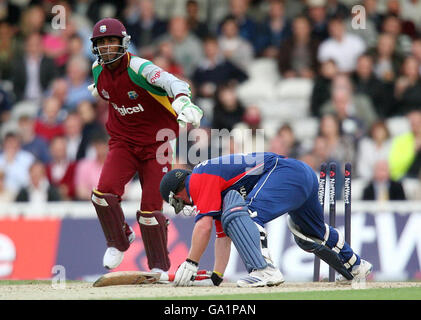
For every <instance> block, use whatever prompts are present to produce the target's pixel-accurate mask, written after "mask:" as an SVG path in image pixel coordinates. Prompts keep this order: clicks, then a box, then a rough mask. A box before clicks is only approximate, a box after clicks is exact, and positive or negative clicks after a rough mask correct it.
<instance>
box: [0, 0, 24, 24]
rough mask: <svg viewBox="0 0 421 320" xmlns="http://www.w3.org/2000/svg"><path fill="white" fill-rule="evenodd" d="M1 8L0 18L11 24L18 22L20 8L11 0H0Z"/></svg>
mask: <svg viewBox="0 0 421 320" xmlns="http://www.w3.org/2000/svg"><path fill="white" fill-rule="evenodd" d="M0 5H1V6H2V10H1V11H0V20H4V21H6V22H7V23H9V24H11V25H17V24H19V18H20V16H21V8H20V7H19V6H18V5H16V4H14V3H12V1H5V0H2V1H0Z"/></svg>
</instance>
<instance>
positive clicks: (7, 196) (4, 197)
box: [0, 169, 15, 204]
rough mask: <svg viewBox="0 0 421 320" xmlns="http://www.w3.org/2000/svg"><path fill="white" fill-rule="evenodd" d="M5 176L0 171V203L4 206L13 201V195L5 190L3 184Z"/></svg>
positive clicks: (0, 170)
mask: <svg viewBox="0 0 421 320" xmlns="http://www.w3.org/2000/svg"><path fill="white" fill-rule="evenodd" d="M5 178H6V174H5V173H4V171H3V169H0V203H1V204H6V203H11V202H13V201H15V195H14V194H13V193H12V192H11V191H10V190H9V189H7V188H6V184H5Z"/></svg>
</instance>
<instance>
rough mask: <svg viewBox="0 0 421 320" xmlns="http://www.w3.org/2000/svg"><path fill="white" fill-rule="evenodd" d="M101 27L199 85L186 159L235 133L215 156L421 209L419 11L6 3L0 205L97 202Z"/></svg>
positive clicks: (397, 3)
mask: <svg viewBox="0 0 421 320" xmlns="http://www.w3.org/2000/svg"><path fill="white" fill-rule="evenodd" d="M54 5H61V6H63V7H64V8H65V28H64V29H54V28H52V21H53V19H54V17H55V13H53V12H52V11H53V10H52V8H53V6H54ZM355 5H361V6H363V8H364V11H361V7H354V6H355ZM353 8H354V9H355V8H357V9H358V8H359V10H353ZM104 17H115V18H119V19H120V20H121V21H122V22H123V23H124V25H125V26H126V28H127V32H128V34H129V35H131V46H130V49H129V51H130V52H131V53H133V54H136V55H139V56H141V57H143V58H145V59H149V60H151V61H153V62H154V63H155V64H156V65H158V66H160V67H162V68H163V69H165V70H167V71H169V72H171V73H173V74H174V75H176V76H177V77H179V78H182V79H184V80H186V81H188V82H189V83H190V85H191V88H192V94H193V101H194V102H195V103H196V104H197V105H199V106H200V107H201V108H202V109H203V110H204V112H205V115H204V118H203V120H202V127H201V128H200V129H198V131H197V130H196V129H195V130H196V131H195V132H194V137H196V138H197V137H200V139H196V140H197V141H196V140H195V141H191V139H188V138H186V137H189V135H188V133H191V132H193V130H192V129H191V128H188V129H187V130H188V131H187V132H186V135H183V137H184V140H183V138H180V139H179V142H178V143H179V144H182V143H189V144H190V145H192V144H193V143H196V144H198V145H200V146H201V147H204V148H209V150H210V149H211V148H212V147H214V146H213V144H214V143H215V140H218V141H219V139H211V137H212V135H211V132H212V129H219V130H222V129H226V130H228V132H229V133H231V134H230V138H229V140H228V143H227V144H226V145H224V144H222V145H221V153H227V152H250V151H271V152H276V153H279V154H283V155H286V156H288V157H294V158H298V159H301V160H303V161H305V162H306V163H308V164H309V165H311V166H312V167H313V169H314V170H315V171H316V172H318V170H319V168H320V164H321V163H322V162H331V161H334V162H336V163H337V164H338V165H339V167H340V168H343V165H344V163H345V162H351V163H352V164H353V178H354V180H353V197H354V198H356V199H365V200H378V201H384V200H405V199H408V200H421V186H420V181H421V170H420V169H421V0H364V1H355V0H342V1H340V0H126V1H109V0H108V1H97V0H94V1H92V0H73V1H49V0H44V1H42V0H40V1H29V0H10V1H5V0H0V134H1V145H0V147H1V148H0V202H1V203H6V202H14V201H29V202H34V203H35V202H46V201H59V200H89V199H90V193H91V190H92V188H94V187H95V186H96V183H97V180H98V177H99V173H100V170H101V167H102V163H103V161H104V159H105V156H106V154H107V150H108V149H107V148H108V147H107V141H108V137H107V134H106V132H105V127H104V124H105V122H106V120H107V113H108V108H107V104H106V103H105V102H104V101H102V100H101V99H99V98H94V97H92V96H91V94H90V92H89V90H88V89H87V86H88V85H89V84H91V83H92V82H93V80H92V74H91V65H92V63H93V61H94V59H95V57H94V56H93V55H92V53H91V42H90V36H91V33H92V27H93V25H94V24H95V23H96V22H97V21H98V20H100V19H101V18H104ZM244 129H249V131H248V132H251V135H250V136H249V137H248V138H247V139H243V140H242V139H240V138H239V139H236V138H235V134H233V133H238V132H240V133H241V132H243V131H244ZM259 129H263V130H259ZM239 136H241V134H239ZM239 141H240V142H241V143H239ZM256 141H264V144H261V143H254V142H256ZM218 146H219V145H218ZM202 149H203V148H202ZM177 150H182V148H177ZM209 156H210V153H207V154H202V155H199V158H200V157H202V159H200V160H205V159H207V158H209ZM194 164H196V163H191V159H190V158H189V157H186V156H185V154H181V153H180V152H179V153H178V154H177V163H176V166H184V167H191V166H192V165H194ZM340 171H342V170H340ZM342 180H343V179H338V182H340V181H342ZM338 187H339V188H341V185H340V183H339V186H338ZM131 190H132V191H131ZM126 191H127V192H126V194H125V197H126V198H127V199H136V200H137V199H138V197H139V184H138V183H137V182H136V181H133V183H131V184H129V185H128V186H127V190H126ZM337 194H338V197H341V192H337Z"/></svg>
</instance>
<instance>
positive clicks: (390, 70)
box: [369, 33, 402, 82]
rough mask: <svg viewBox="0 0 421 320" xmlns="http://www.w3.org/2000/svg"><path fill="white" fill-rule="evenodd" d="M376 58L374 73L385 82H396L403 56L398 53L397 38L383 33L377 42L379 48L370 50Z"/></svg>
mask: <svg viewBox="0 0 421 320" xmlns="http://www.w3.org/2000/svg"><path fill="white" fill-rule="evenodd" d="M369 53H370V54H371V55H372V56H373V58H374V73H375V75H376V77H377V78H379V79H380V80H381V81H383V82H394V81H395V79H396V78H397V76H398V74H399V68H400V65H401V63H402V56H401V55H400V54H399V53H398V52H397V51H396V41H395V38H394V37H393V36H392V35H391V34H388V33H382V34H380V35H379V37H378V40H377V47H376V48H374V49H371V50H369Z"/></svg>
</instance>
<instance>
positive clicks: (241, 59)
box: [218, 17, 254, 71]
mask: <svg viewBox="0 0 421 320" xmlns="http://www.w3.org/2000/svg"><path fill="white" fill-rule="evenodd" d="M218 42H219V47H220V48H221V51H222V54H223V55H224V57H225V58H226V59H228V60H229V61H231V62H232V63H233V64H235V65H236V66H237V67H239V68H241V69H242V70H244V71H246V70H247V68H248V66H249V65H250V63H251V62H252V61H253V58H254V49H253V47H252V45H251V44H250V43H249V42H248V41H247V40H245V39H244V38H242V37H241V36H240V34H239V29H238V26H237V23H236V21H235V19H234V18H232V17H228V18H226V19H225V20H224V21H223V22H222V24H221V34H220V36H219V37H218Z"/></svg>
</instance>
